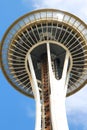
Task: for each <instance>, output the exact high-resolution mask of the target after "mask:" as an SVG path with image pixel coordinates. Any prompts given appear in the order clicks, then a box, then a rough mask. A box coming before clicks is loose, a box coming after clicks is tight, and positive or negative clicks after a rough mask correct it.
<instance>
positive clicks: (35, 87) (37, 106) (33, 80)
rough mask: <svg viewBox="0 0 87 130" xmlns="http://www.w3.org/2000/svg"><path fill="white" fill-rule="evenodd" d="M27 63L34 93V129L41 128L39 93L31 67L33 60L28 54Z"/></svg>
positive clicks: (39, 129)
mask: <svg viewBox="0 0 87 130" xmlns="http://www.w3.org/2000/svg"><path fill="white" fill-rule="evenodd" d="M28 63H29V68H30V73H31V75H30V77H31V79H30V81H31V85H32V90H33V93H34V98H35V101H36V124H35V130H41V103H40V94H39V87H38V84H37V79H36V75H35V71H34V67H33V62H32V59H31V55H30V54H29V56H28Z"/></svg>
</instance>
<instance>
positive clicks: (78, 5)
mask: <svg viewBox="0 0 87 130" xmlns="http://www.w3.org/2000/svg"><path fill="white" fill-rule="evenodd" d="M22 1H23V3H24V4H26V5H30V1H29V0H22ZM31 6H32V7H33V8H34V9H40V8H56V9H60V10H64V11H69V12H70V13H74V14H75V15H77V16H79V17H80V18H81V19H83V20H85V21H86V22H87V19H86V18H87V0H84V1H83V0H43V1H41V0H32V5H31Z"/></svg>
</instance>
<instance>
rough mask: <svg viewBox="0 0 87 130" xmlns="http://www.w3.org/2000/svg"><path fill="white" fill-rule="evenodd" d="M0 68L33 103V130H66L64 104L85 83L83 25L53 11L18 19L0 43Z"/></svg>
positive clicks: (85, 34)
mask: <svg viewBox="0 0 87 130" xmlns="http://www.w3.org/2000/svg"><path fill="white" fill-rule="evenodd" d="M1 68H2V71H3V73H4V75H5V77H6V78H7V80H8V81H9V82H10V83H11V85H12V86H13V87H14V88H15V89H17V90H18V91H19V92H21V93H23V94H25V95H26V96H29V97H31V98H34V99H35V101H36V123H35V130H69V127H68V123H67V116H66V109H65V100H66V97H67V96H70V95H72V94H74V93H76V92H77V91H79V90H80V89H81V88H82V87H84V86H85V84H86V83H87V25H86V24H85V23H84V22H83V21H82V20H80V19H79V18H78V17H76V16H74V15H72V14H70V13H68V12H64V11H60V10H56V9H41V10H36V11H32V12H30V13H28V14H26V15H24V16H22V17H21V18H19V19H17V20H16V21H15V22H14V23H13V24H12V25H11V26H10V27H9V28H8V30H7V31H6V33H5V35H4V36H3V39H2V41H1Z"/></svg>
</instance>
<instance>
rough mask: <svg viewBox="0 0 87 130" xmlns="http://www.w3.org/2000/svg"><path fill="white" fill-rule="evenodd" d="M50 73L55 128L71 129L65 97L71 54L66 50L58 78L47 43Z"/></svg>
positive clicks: (52, 115) (52, 117) (61, 129)
mask: <svg viewBox="0 0 87 130" xmlns="http://www.w3.org/2000/svg"><path fill="white" fill-rule="evenodd" d="M47 57H48V73H49V84H50V109H51V121H52V128H53V130H69V128H68V124H67V118H66V109H65V98H66V91H67V82H68V78H69V76H68V72H67V69H68V64H69V54H68V53H67V52H66V56H65V62H64V67H63V72H62V78H61V79H60V80H57V79H56V78H55V76H54V74H53V71H52V66H51V54H50V46H49V43H47Z"/></svg>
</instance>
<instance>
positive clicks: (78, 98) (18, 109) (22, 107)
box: [0, 0, 87, 130]
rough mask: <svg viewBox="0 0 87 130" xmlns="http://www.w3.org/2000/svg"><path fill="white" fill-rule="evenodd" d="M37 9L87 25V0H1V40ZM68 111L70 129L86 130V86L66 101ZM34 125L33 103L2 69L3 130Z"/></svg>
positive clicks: (0, 126)
mask: <svg viewBox="0 0 87 130" xmlns="http://www.w3.org/2000/svg"><path fill="white" fill-rule="evenodd" d="M38 8H57V9H60V10H65V11H68V12H71V13H73V14H75V15H77V16H79V17H80V18H81V19H82V20H84V21H85V22H86V23H87V0H84V1H83V0H42V1H41V0H32V1H30V0H2V1H0V41H1V39H2V37H3V35H4V33H5V31H6V29H7V28H8V27H9V26H10V25H11V24H12V23H13V22H14V20H16V19H17V18H19V17H20V16H22V15H24V14H26V13H27V12H30V11H32V10H35V9H38ZM66 109H67V116H68V122H69V127H70V130H87V85H86V86H85V87H84V88H83V89H82V90H81V91H80V92H78V93H77V94H74V95H73V96H71V97H69V98H67V100H66ZM34 126H35V102H34V100H33V99H30V98H28V97H26V96H24V95H22V94H21V93H19V92H17V91H16V90H15V89H14V88H13V87H11V85H10V84H9V83H8V82H7V80H6V79H5V77H4V76H3V74H2V72H1V70H0V130H34Z"/></svg>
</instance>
